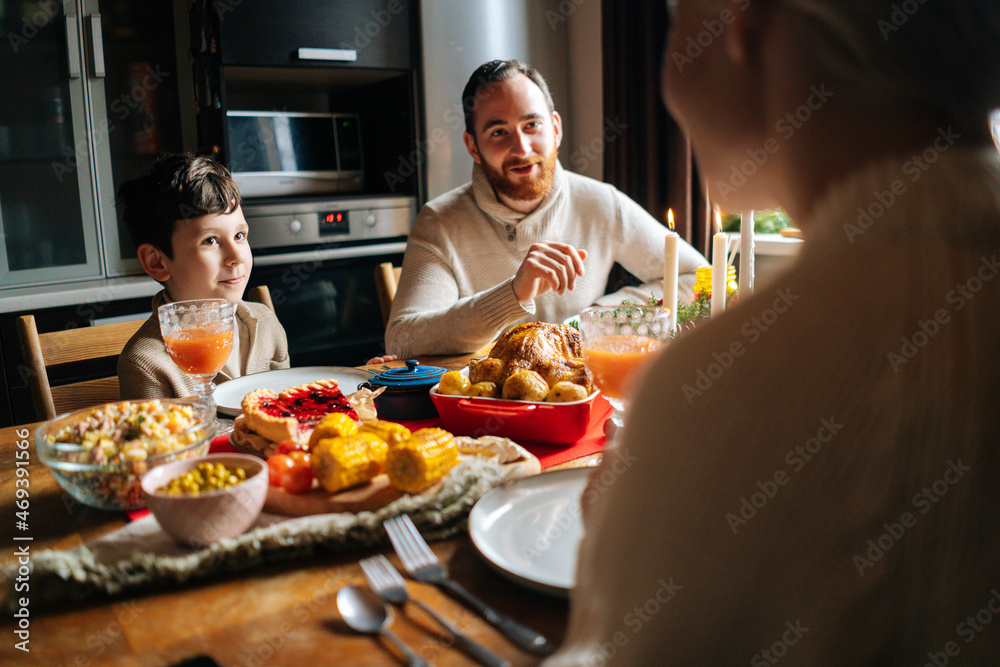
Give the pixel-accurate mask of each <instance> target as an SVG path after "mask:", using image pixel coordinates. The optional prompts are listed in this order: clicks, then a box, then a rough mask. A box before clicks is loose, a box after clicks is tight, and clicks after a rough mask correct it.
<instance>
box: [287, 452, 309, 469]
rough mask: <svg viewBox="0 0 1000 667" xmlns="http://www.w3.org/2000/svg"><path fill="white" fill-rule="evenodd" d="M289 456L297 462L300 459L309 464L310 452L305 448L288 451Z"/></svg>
mask: <svg viewBox="0 0 1000 667" xmlns="http://www.w3.org/2000/svg"><path fill="white" fill-rule="evenodd" d="M288 458H290V459H291V460H293V461H295V462H296V463H297V462H299V461H303V462H304V463H305V464H306V465H309V452H307V451H305V450H304V449H293V450H292V451H290V452H288Z"/></svg>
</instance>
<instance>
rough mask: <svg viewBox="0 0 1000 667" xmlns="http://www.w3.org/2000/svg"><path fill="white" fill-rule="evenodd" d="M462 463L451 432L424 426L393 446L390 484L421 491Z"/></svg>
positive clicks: (389, 459)
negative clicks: (459, 460) (459, 462)
mask: <svg viewBox="0 0 1000 667" xmlns="http://www.w3.org/2000/svg"><path fill="white" fill-rule="evenodd" d="M456 463H458V446H457V445H455V438H454V437H453V436H452V434H451V433H448V431H445V430H444V429H440V428H423V429H420V430H419V431H416V432H415V433H414V434H413V435H411V436H410V437H409V438H407V439H406V440H404V441H403V442H401V443H399V444H398V445H396V446H394V447H390V448H389V454H388V456H387V458H386V462H385V471H386V473H387V474H388V475H389V483H390V484H392V486H394V487H395V488H397V489H399V490H400V491H405V492H406V493H420V492H421V491H423V490H425V489H427V488H428V487H430V486H432V485H434V484H436V483H437V482H439V481H440V480H442V479H444V476H445V475H447V474H448V471H449V470H451V469H452V468H453V467H454V466H455V464H456Z"/></svg>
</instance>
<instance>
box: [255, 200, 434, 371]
mask: <svg viewBox="0 0 1000 667" xmlns="http://www.w3.org/2000/svg"><path fill="white" fill-rule="evenodd" d="M243 212H244V215H245V216H246V219H247V223H248V224H249V226H250V235H249V238H250V246H251V248H252V249H253V253H254V268H253V272H252V274H251V278H250V284H251V285H262V284H263V285H267V286H268V288H269V290H270V292H271V299H272V300H273V301H274V306H275V311H276V312H277V315H278V319H279V320H280V321H281V323H282V325H283V326H284V328H285V332H286V333H287V335H288V344H289V354H290V356H291V360H292V365H293V366H317V365H334V366H354V365H358V364H360V363H363V362H364V361H366V360H367V359H369V358H371V357H373V356H377V355H380V354H382V353H383V351H384V332H385V328H384V325H383V322H382V315H381V310H380V308H379V302H378V296H377V294H376V292H375V281H374V275H375V268H376V267H377V266H378V264H380V263H382V262H392V263H393V264H397V265H398V264H399V263H400V262H401V261H402V257H403V251H404V249H405V248H406V236H407V235H408V234H409V231H410V227H411V225H412V223H413V219H414V217H415V216H416V198H414V197H408V196H406V197H395V196H352V197H325V198H302V199H253V200H247V201H244V205H243Z"/></svg>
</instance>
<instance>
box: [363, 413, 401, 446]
mask: <svg viewBox="0 0 1000 667" xmlns="http://www.w3.org/2000/svg"><path fill="white" fill-rule="evenodd" d="M358 433H374V434H375V435H377V436H378V437H380V438H382V439H383V440H385V442H386V444H387V445H389V446H390V447H393V446H395V445H398V444H399V443H401V442H402V441H404V440H406V439H407V438H409V437H410V429H408V428H406V427H405V426H403V425H402V424H397V423H396V422H390V421H385V420H384V419H374V420H372V421H370V422H365V423H363V424H362V425H361V426H359V427H358Z"/></svg>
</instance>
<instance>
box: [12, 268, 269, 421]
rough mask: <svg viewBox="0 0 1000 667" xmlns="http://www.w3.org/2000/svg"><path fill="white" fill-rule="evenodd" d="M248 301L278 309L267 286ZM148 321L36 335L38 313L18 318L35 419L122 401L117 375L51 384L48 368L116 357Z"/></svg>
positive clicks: (249, 293) (252, 293)
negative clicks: (89, 406)
mask: <svg viewBox="0 0 1000 667" xmlns="http://www.w3.org/2000/svg"><path fill="white" fill-rule="evenodd" d="M246 299H247V300H248V301H256V302H258V303H263V304H264V305H265V306H267V307H268V308H270V309H271V310H272V311H273V310H274V303H272V301H271V291H270V290H269V289H268V288H267V285H261V286H259V287H253V288H251V289H249V290H247V293H246ZM145 321H146V318H145V317H141V318H139V319H136V320H131V321H128V322H117V323H114V324H101V325H98V326H93V327H77V328H74V329H64V330H61V331H53V332H51V333H43V334H40V333H38V328H37V327H36V325H35V316H34V315H24V316H22V317H19V318H18V319H17V337H18V339H19V340H20V343H21V354H22V356H23V357H24V363H25V366H26V367H27V370H28V387H29V388H30V389H31V401H32V403H33V404H34V406H35V418H36V419H39V420H44V419H52V418H53V417H55V416H56V415H60V414H62V413H64V412H68V411H70V410H75V409H77V408H84V407H87V406H88V405H99V404H101V403H109V402H111V401H117V400H118V399H119V386H118V375H117V373H116V374H114V375H110V376H106V377H99V378H96V379H91V380H84V381H82V382H70V383H66V384H58V385H56V386H54V387H53V386H52V385H51V384H50V380H49V373H48V369H50V368H53V367H55V366H63V365H66V364H77V363H81V362H86V361H91V360H96V359H108V358H117V357H118V355H120V354H121V352H122V349H123V348H124V347H125V343H127V342H128V341H129V339H130V338H131V337H132V335H133V334H134V333H135V332H136V331H138V330H139V327H141V326H142V324H143V322H145Z"/></svg>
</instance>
